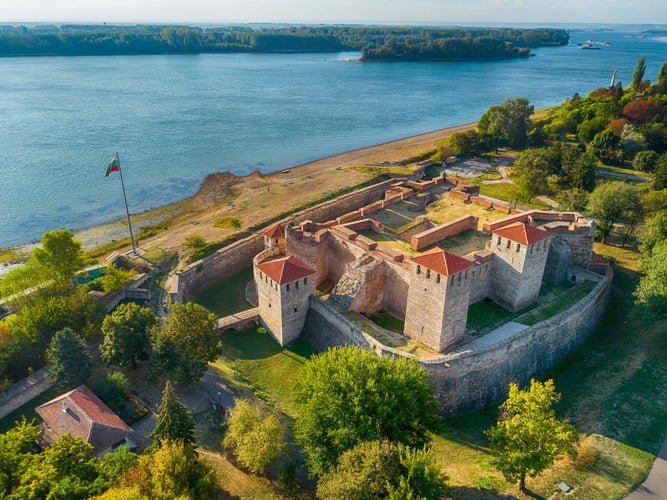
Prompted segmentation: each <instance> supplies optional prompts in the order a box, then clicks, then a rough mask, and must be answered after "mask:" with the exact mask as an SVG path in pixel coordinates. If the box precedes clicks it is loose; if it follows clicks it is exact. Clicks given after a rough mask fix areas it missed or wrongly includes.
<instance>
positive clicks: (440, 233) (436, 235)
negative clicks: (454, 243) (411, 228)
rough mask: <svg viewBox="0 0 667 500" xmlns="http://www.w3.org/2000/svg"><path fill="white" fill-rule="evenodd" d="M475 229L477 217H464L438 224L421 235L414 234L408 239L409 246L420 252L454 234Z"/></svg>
mask: <svg viewBox="0 0 667 500" xmlns="http://www.w3.org/2000/svg"><path fill="white" fill-rule="evenodd" d="M476 228H477V217H475V216H474V215H464V216H462V217H459V218H458V219H455V220H453V221H451V222H447V223H445V224H440V225H438V226H435V227H433V228H431V229H427V230H426V231H423V232H421V233H418V234H415V235H414V236H412V237H411V238H410V246H411V247H412V248H413V249H415V250H421V249H422V248H426V247H427V246H429V245H432V244H433V243H435V242H436V241H440V240H444V239H445V238H448V237H450V236H454V235H455V234H459V233H462V232H463V231H467V230H468V229H476Z"/></svg>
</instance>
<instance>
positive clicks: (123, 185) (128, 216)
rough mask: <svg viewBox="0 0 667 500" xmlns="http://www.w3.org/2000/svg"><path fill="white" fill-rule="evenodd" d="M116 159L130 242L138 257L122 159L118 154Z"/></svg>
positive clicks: (133, 251)
mask: <svg viewBox="0 0 667 500" xmlns="http://www.w3.org/2000/svg"><path fill="white" fill-rule="evenodd" d="M116 159H117V160H118V173H119V174H120V185H121V186H122V188H123V200H125V213H126V214H127V225H128V227H129V228H130V240H131V241H132V255H137V248H136V246H135V245H134V234H132V223H131V222H130V209H129V208H128V207H127V195H126V194H125V183H124V182H123V169H122V168H120V158H119V157H118V152H116Z"/></svg>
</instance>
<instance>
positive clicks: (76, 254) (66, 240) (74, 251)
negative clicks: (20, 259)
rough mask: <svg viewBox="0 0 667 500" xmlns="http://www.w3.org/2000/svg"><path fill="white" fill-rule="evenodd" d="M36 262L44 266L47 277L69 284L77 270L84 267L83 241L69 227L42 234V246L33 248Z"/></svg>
mask: <svg viewBox="0 0 667 500" xmlns="http://www.w3.org/2000/svg"><path fill="white" fill-rule="evenodd" d="M33 258H34V259H35V262H36V263H37V264H38V265H39V266H40V267H41V268H42V270H43V272H44V278H45V279H52V280H54V281H55V282H56V284H57V285H59V286H62V287H66V286H69V285H70V283H71V282H72V280H73V279H74V275H75V274H76V272H77V271H78V270H79V269H81V268H82V267H83V253H82V251H81V242H80V241H77V240H75V239H74V235H73V234H72V233H71V232H69V231H68V230H67V229H57V230H55V231H49V232H48V233H44V236H42V247H41V248H39V247H37V248H35V249H34V250H33Z"/></svg>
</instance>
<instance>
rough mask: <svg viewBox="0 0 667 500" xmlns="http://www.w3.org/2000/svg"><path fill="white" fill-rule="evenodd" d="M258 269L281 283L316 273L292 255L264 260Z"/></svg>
mask: <svg viewBox="0 0 667 500" xmlns="http://www.w3.org/2000/svg"><path fill="white" fill-rule="evenodd" d="M257 269H259V270H260V271H262V272H263V273H264V274H266V275H267V276H268V277H269V278H271V279H272V280H273V281H275V282H276V283H278V284H280V285H282V284H284V283H291V282H292V281H296V280H298V279H301V278H305V277H306V276H310V275H311V274H315V269H313V268H312V267H310V266H309V265H307V264H304V263H303V262H301V261H300V260H299V259H297V258H296V257H293V256H291V255H290V256H289V257H283V258H281V259H276V260H271V261H268V262H262V263H261V264H260V265H258V266H257Z"/></svg>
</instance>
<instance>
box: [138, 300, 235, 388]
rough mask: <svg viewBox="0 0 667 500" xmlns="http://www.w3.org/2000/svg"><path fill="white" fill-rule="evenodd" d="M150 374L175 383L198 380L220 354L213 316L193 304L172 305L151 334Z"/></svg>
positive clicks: (203, 308)
mask: <svg viewBox="0 0 667 500" xmlns="http://www.w3.org/2000/svg"><path fill="white" fill-rule="evenodd" d="M151 347H152V351H153V354H152V356H151V366H152V370H151V371H152V372H154V373H157V374H160V373H163V374H166V375H167V377H169V378H170V379H172V380H174V381H175V382H183V383H192V382H194V381H196V380H199V379H200V378H201V377H202V375H204V372H205V371H206V368H207V366H208V363H209V362H210V361H213V360H215V359H216V358H217V357H218V356H219V355H220V353H221V347H222V346H221V343H220V340H219V334H218V330H217V329H216V321H215V315H214V314H213V313H212V312H210V311H209V310H207V309H206V308H205V307H203V306H200V305H199V304H195V303H192V302H188V303H187V304H185V305H183V304H179V303H174V304H172V306H171V312H170V313H169V316H167V318H166V319H165V321H164V324H163V325H162V326H158V327H155V328H153V331H152V334H151Z"/></svg>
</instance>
